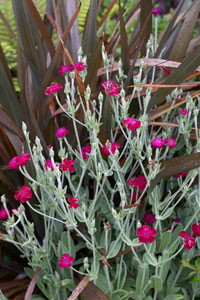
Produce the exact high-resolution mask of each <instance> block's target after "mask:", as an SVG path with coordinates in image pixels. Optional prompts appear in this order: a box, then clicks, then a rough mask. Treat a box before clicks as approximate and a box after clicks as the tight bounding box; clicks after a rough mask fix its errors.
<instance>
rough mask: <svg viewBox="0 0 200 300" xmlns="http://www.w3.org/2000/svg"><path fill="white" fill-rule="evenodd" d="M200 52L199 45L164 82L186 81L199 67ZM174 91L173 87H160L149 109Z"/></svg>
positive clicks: (178, 82) (177, 82)
mask: <svg viewBox="0 0 200 300" xmlns="http://www.w3.org/2000/svg"><path fill="white" fill-rule="evenodd" d="M199 52H200V46H199V47H197V48H196V49H195V50H194V52H192V53H191V54H190V55H189V56H188V57H186V58H185V60H184V61H183V62H182V64H181V65H180V66H179V67H178V68H177V69H176V70H175V71H174V72H173V73H171V74H170V75H168V77H167V79H166V80H165V81H164V82H163V84H180V83H181V82H184V80H185V78H187V77H188V76H189V75H190V74H191V73H193V72H194V71H195V70H196V68H197V67H199ZM172 91H173V88H167V89H160V90H158V92H156V93H155V94H154V95H153V97H152V98H151V100H150V102H149V105H148V110H150V109H151V108H152V107H154V106H155V105H159V104H161V103H163V102H164V101H165V97H166V96H167V95H168V94H170V93H171V92H172Z"/></svg>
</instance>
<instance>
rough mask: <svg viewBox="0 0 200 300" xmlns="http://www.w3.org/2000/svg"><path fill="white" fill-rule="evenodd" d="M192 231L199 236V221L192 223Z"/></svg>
mask: <svg viewBox="0 0 200 300" xmlns="http://www.w3.org/2000/svg"><path fill="white" fill-rule="evenodd" d="M192 232H193V233H194V235H195V236H197V237H199V236H200V222H199V223H197V224H193V225H192Z"/></svg>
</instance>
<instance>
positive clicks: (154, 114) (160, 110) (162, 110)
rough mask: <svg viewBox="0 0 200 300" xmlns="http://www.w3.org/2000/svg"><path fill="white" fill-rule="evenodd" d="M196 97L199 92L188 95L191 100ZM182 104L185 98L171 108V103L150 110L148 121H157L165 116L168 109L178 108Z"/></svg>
mask: <svg viewBox="0 0 200 300" xmlns="http://www.w3.org/2000/svg"><path fill="white" fill-rule="evenodd" d="M198 95H199V96H200V91H197V92H194V93H190V96H191V97H192V99H194V98H196V97H197V96H198ZM184 103H186V96H185V97H182V98H181V99H179V100H178V101H177V102H176V103H175V104H174V105H173V106H172V104H171V103H165V104H163V105H162V106H159V107H157V108H155V109H152V110H150V111H149V112H148V120H149V121H152V120H155V119H158V118H159V117H161V116H162V115H164V114H166V113H167V112H168V111H169V110H170V109H174V108H176V107H179V106H180V105H182V104H184Z"/></svg>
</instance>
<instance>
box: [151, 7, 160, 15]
mask: <svg viewBox="0 0 200 300" xmlns="http://www.w3.org/2000/svg"><path fill="white" fill-rule="evenodd" d="M152 14H153V15H154V16H157V15H159V14H160V9H159V8H154V9H152Z"/></svg>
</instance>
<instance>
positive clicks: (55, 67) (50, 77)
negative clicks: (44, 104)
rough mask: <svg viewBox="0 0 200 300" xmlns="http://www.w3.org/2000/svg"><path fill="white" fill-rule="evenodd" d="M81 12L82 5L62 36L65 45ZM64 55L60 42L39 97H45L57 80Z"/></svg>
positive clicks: (44, 78) (45, 75)
mask: <svg viewBox="0 0 200 300" xmlns="http://www.w3.org/2000/svg"><path fill="white" fill-rule="evenodd" d="M79 11H80V5H79V6H78V7H77V9H76V11H75V13H74V15H73V17H72V19H71V20H70V22H69V24H68V25H67V28H66V29H65V32H64V34H63V36H62V39H61V40H62V41H63V43H65V42H66V39H67V37H68V35H69V32H70V30H71V28H72V26H73V24H74V22H75V20H76V18H77V16H78V14H79ZM62 55H63V46H62V42H61V41H60V42H59V44H58V47H57V50H56V53H55V55H54V57H53V59H52V61H51V63H50V64H49V66H48V69H47V70H46V72H45V74H44V77H43V80H42V84H41V87H40V93H39V97H43V95H44V91H45V89H46V87H47V86H48V85H49V84H50V83H51V82H52V81H53V80H54V79H55V76H56V75H57V72H58V70H59V67H60V64H61V61H62Z"/></svg>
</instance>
